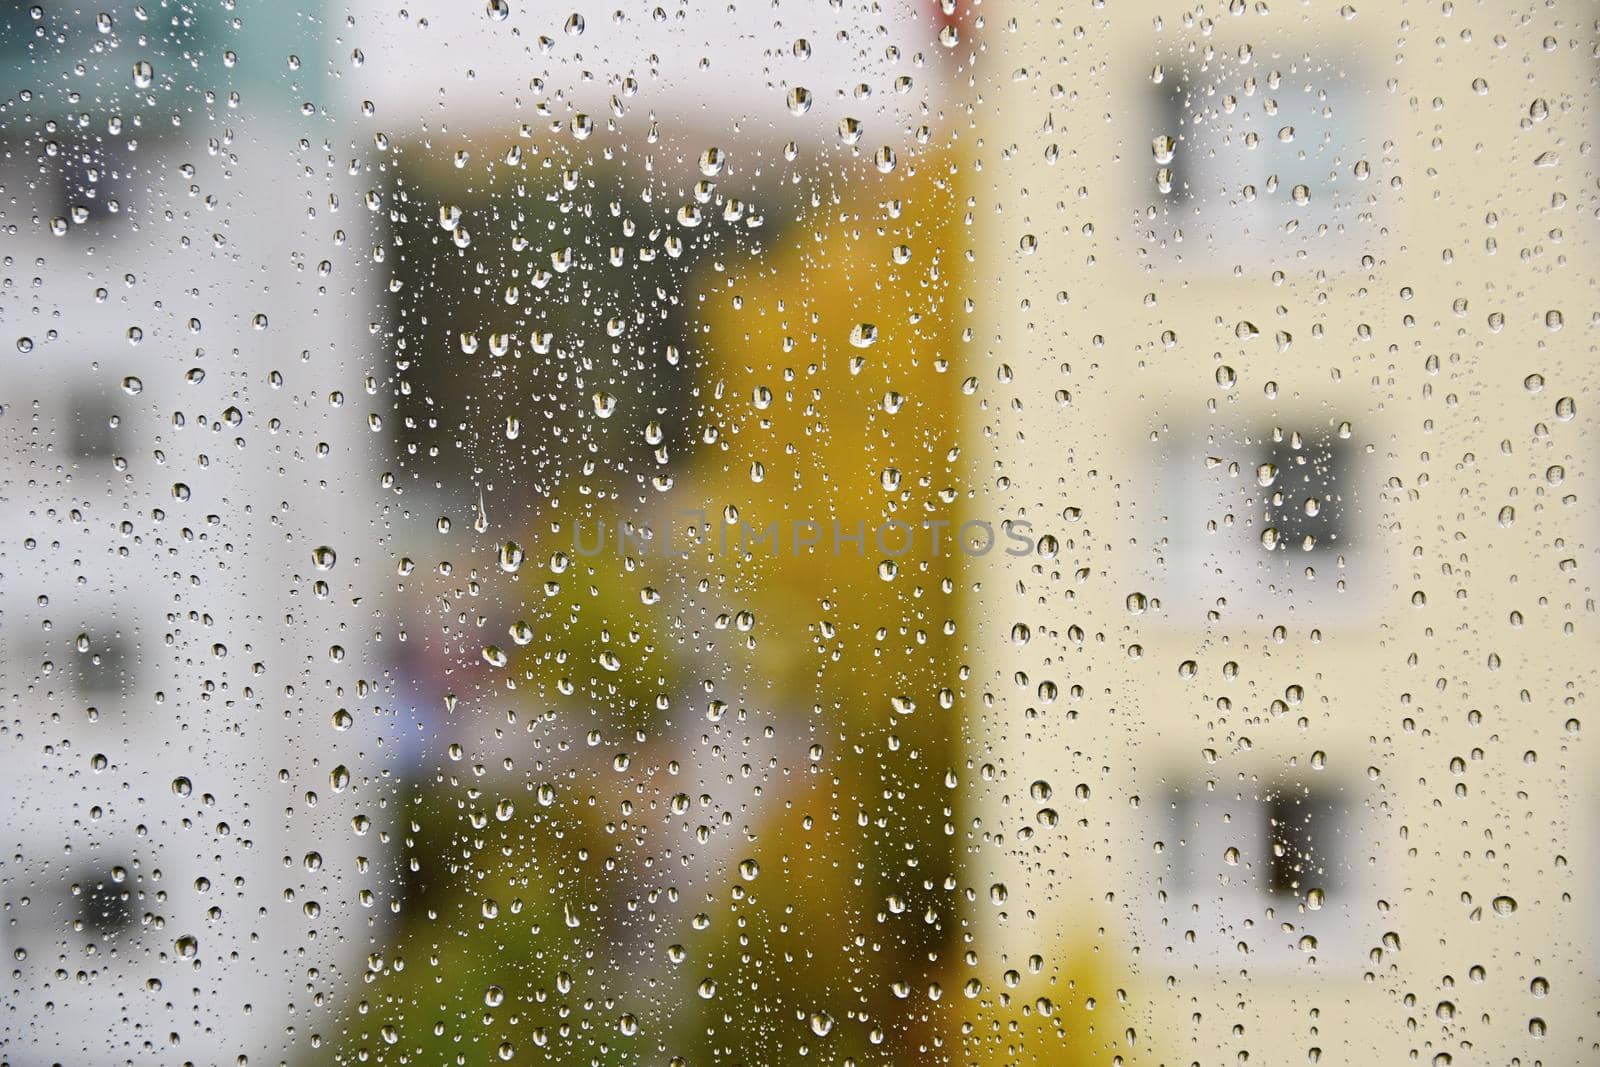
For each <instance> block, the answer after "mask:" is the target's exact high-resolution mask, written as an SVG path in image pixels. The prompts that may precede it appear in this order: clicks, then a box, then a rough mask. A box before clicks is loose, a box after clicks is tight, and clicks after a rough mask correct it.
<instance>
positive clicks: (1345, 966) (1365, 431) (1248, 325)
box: [969, 3, 1596, 1064]
mask: <svg viewBox="0 0 1600 1067" xmlns="http://www.w3.org/2000/svg"><path fill="white" fill-rule="evenodd" d="M988 14H989V16H990V24H991V26H993V25H995V24H996V23H997V22H1000V21H1002V20H1004V19H1005V18H1007V17H1011V16H1014V17H1015V19H1016V27H1015V33H1014V34H1007V33H997V34H990V35H989V36H988V37H987V43H988V54H987V57H986V59H987V63H988V68H987V69H988V70H989V72H990V75H991V77H990V83H991V84H994V85H995V86H996V87H997V88H996V91H997V94H998V99H997V100H995V101H993V103H994V106H995V114H996V115H998V116H1003V118H1002V122H1004V123H1005V128H1004V131H1003V132H1002V131H1001V130H990V131H989V133H988V137H987V140H988V142H989V151H988V153H987V155H986V160H985V161H986V163H987V166H986V167H985V171H984V177H985V179H986V181H985V183H984V186H983V188H982V189H980V190H979V192H978V199H979V202H980V205H979V210H978V211H977V213H976V217H977V218H978V220H979V228H980V230H981V236H980V241H981V244H980V247H979V259H980V261H981V262H989V263H992V264H999V263H1004V264H1005V266H1004V269H1003V270H1002V271H1001V273H1000V276H999V278H998V279H997V280H996V283H995V286H994V289H995V293H994V295H992V296H990V297H989V298H987V299H985V300H983V301H982V305H981V307H980V309H979V315H980V317H981V322H982V327H981V329H982V331H983V335H984V338H985V342H986V344H985V350H984V352H983V354H982V359H981V362H982V366H981V367H980V369H978V370H977V371H976V373H977V376H978V377H979V379H980V380H981V381H983V382H984V392H983V393H982V394H981V395H982V396H983V397H984V398H985V399H986V401H987V408H988V411H989V412H992V413H993V414H992V416H989V421H987V422H984V423H982V424H981V425H978V426H973V427H971V429H970V431H969V438H973V437H976V436H977V435H978V433H979V432H980V431H992V432H991V433H989V434H988V435H987V436H988V439H989V440H991V441H992V442H993V446H992V448H991V449H990V450H988V451H987V452H985V453H984V454H983V455H982V456H980V457H979V458H978V461H977V462H978V464H979V465H980V466H984V465H987V464H989V463H990V462H991V461H992V463H993V466H994V469H995V470H997V471H1002V472H1003V474H1004V482H1003V483H1001V482H1000V481H999V480H995V479H992V480H991V482H990V484H989V485H988V486H987V487H986V492H985V495H984V500H985V501H986V504H985V506H988V507H991V508H992V509H993V510H995V511H996V512H998V513H1000V514H1003V515H1005V516H1006V517H1007V518H1010V519H1013V520H1027V521H1030V522H1031V523H1032V524H1033V527H1034V530H1035V531H1036V533H1046V532H1048V533H1049V534H1050V535H1052V536H1054V537H1056V538H1058V539H1059V554H1057V555H1055V556H1054V557H1053V558H1051V559H1045V560H1024V561H1020V562H1018V561H1011V560H1000V561H997V565H996V566H995V567H994V568H993V569H992V573H990V574H989V575H988V577H987V578H986V580H985V581H984V588H985V590H986V592H985V595H984V596H983V597H982V598H981V600H980V602H979V604H978V605H977V608H976V613H975V618H976V620H977V621H979V622H980V623H981V625H983V626H984V627H986V628H987V629H986V633H985V636H984V638H983V640H984V645H985V647H986V648H991V649H999V648H1002V647H1009V649H1010V652H1009V654H1008V655H1007V656H1006V657H1004V658H1003V659H1002V660H1001V661H1000V662H998V663H995V664H993V665H992V670H991V671H990V672H986V675H985V677H986V678H987V680H988V685H990V686H992V693H993V696H994V701H995V702H994V708H993V710H992V711H984V712H982V713H979V714H976V715H975V719H976V725H977V733H978V736H979V737H980V738H982V739H984V740H983V741H982V743H981V744H980V746H979V748H980V749H981V751H980V752H979V754H977V755H976V756H975V758H977V759H980V760H981V761H984V762H986V763H988V764H989V765H990V766H991V767H992V768H993V769H994V770H993V773H994V774H995V775H996V777H997V779H998V781H999V783H1000V784H1001V788H999V789H998V790H997V791H996V792H995V793H994V794H992V795H990V796H989V797H988V799H987V801H986V803H984V804H983V805H982V806H981V811H982V819H983V823H984V825H983V829H982V831H981V837H982V841H983V843H984V850H982V851H980V852H979V854H980V855H985V856H989V857H995V856H1004V857H1005V858H1004V860H1000V861H997V862H995V863H994V866H993V868H992V877H993V880H994V883H995V884H996V885H1001V886H1004V887H1005V890H1006V892H1005V894H1004V896H1003V898H1002V899H1003V903H997V904H996V905H995V906H993V907H990V908H989V909H988V916H987V920H986V921H987V924H988V926H987V928H988V929H989V930H990V931H992V933H993V936H994V937H996V938H997V939H999V943H1000V944H1001V945H1002V946H1003V947H1005V948H1006V950H1007V951H1008V953H1009V958H1008V964H1009V965H1012V966H1016V967H1017V970H1019V971H1020V972H1022V973H1023V974H1024V979H1023V981H1022V983H1021V989H1020V990H1019V991H1018V992H1017V993H1016V994H1015V995H1014V998H1013V1000H1012V1002H1011V1004H1010V1006H1009V1007H1007V1006H1006V1005H1004V1004H1002V1003H998V1000H999V996H1000V994H999V993H998V992H997V993H991V994H988V996H990V997H993V998H995V1001H996V1003H995V1007H994V1010H993V1011H992V1012H991V1013H990V1014H988V1015H987V1016H985V1020H984V1021H985V1023H986V1025H987V1026H988V1027H989V1031H988V1034H987V1037H988V1042H987V1045H986V1047H987V1048H988V1049H989V1050H990V1051H991V1053H992V1055H993V1057H994V1062H1007V1063H1011V1062H1049V1061H1050V1060H1051V1057H1052V1056H1053V1055H1054V1054H1055V1053H1054V1051H1053V1050H1054V1049H1057V1048H1061V1047H1065V1046H1066V1045H1068V1044H1072V1043H1076V1044H1077V1045H1078V1046H1079V1047H1080V1048H1081V1047H1083V1046H1084V1045H1085V1044H1087V1046H1088V1047H1089V1048H1090V1049H1092V1050H1093V1051H1094V1053H1095V1054H1096V1055H1098V1056H1102V1057H1109V1056H1121V1057H1123V1058H1124V1061H1125V1062H1150V1063H1167V1064H1187V1063H1223V1062H1243V1060H1244V1059H1245V1058H1246V1057H1247V1056H1248V1057H1250V1058H1251V1059H1254V1060H1261V1061H1264V1062H1271V1063H1279V1062H1282V1063H1290V1062H1302V1061H1310V1062H1316V1061H1317V1060H1318V1059H1319V1058H1320V1059H1321V1060H1322V1061H1323V1062H1382V1063H1398V1062H1403V1061H1418V1062H1429V1063H1434V1064H1447V1063H1451V1062H1456V1063H1465V1062H1471V1063H1477V1062H1485V1063H1486V1062H1495V1063H1535V1062H1543V1063H1574V1064H1575V1063H1580V1062H1587V1061H1589V1060H1590V1059H1592V1058H1593V1057H1594V1055H1595V1052H1594V1049H1595V1045H1594V1040H1595V1035H1594V1029H1593V1027H1594V1020H1593V1017H1592V1011H1591V1008H1592V1003H1593V1001H1592V983H1593V977H1592V974H1593V966H1594V951H1595V947H1596V939H1595V923H1594V919H1593V916H1592V915H1591V914H1590V910H1591V909H1589V908H1588V906H1587V904H1586V903H1585V893H1584V892H1583V889H1582V887H1583V886H1584V885H1586V884H1588V883H1589V882H1590V880H1591V879H1592V878H1593V876H1594V872H1593V871H1592V869H1591V867H1592V863H1591V861H1590V860H1589V859H1588V858H1587V854H1588V853H1589V852H1591V851H1592V841H1593V839H1594V836H1595V820H1594V812H1595V803H1596V799H1595V794H1594V790H1593V787H1592V784H1591V783H1592V775H1593V769H1594V759H1593V756H1592V755H1591V754H1590V753H1588V752H1586V751H1585V749H1584V746H1583V744H1582V737H1581V733H1582V720H1583V718H1584V716H1583V715H1582V709H1583V705H1584V703H1585V697H1584V694H1585V693H1586V692H1587V691H1588V690H1589V689H1590V688H1591V687H1592V685H1593V682H1594V675H1593V664H1594V662H1595V659H1594V647H1595V645H1594V640H1595V638H1594V633H1593V629H1592V626H1593V623H1592V616H1593V611H1594V601H1593V599H1592V597H1593V590H1592V585H1591V583H1590V580H1589V579H1588V578H1586V577H1585V574H1586V572H1587V569H1588V568H1589V567H1590V566H1591V564H1592V559H1593V550H1592V547H1591V546H1592V543H1593V532H1594V523H1595V521H1596V512H1595V509H1594V505H1593V502H1592V501H1590V500H1588V499H1587V498H1586V497H1585V495H1584V494H1583V493H1582V492H1581V490H1579V489H1578V488H1576V486H1575V483H1577V485H1581V483H1582V480H1583V478H1582V474H1581V473H1580V472H1581V471H1582V470H1583V468H1584V467H1585V465H1586V464H1587V461H1588V460H1589V458H1590V457H1591V456H1592V454H1593V441H1592V439H1591V436H1590V434H1589V433H1588V432H1587V430H1586V429H1584V428H1583V427H1582V426H1581V424H1580V422H1578V421H1573V420H1572V419H1571V411H1570V408H1569V407H1568V405H1569V404H1570V403H1571V399H1570V398H1572V397H1573V396H1579V397H1580V398H1581V391H1582V390H1583V389H1584V388H1585V387H1586V386H1587V385H1588V384H1589V383H1590V382H1591V381H1592V369H1591V364H1592V344H1593V342H1592V338H1591V337H1590V336H1589V335H1588V331H1589V330H1590V329H1591V328H1592V326H1591V323H1590V321H1589V320H1590V312H1589V311H1588V310H1587V309H1586V305H1585V304H1584V303H1583V301H1584V299H1585V297H1586V296H1587V295H1588V294H1589V293H1590V292H1592V288H1593V280H1594V273H1593V262H1594V259H1593V251H1592V241H1593V240H1594V237H1595V235H1594V232H1593V228H1594V226H1595V222H1594V207H1595V204H1594V195H1593V185H1594V180H1593V177H1594V176H1593V170H1592V164H1591V163H1590V161H1589V152H1590V141H1591V139H1592V137H1593V131H1594V119H1595V106H1594V89H1593V80H1594V76H1595V71H1596V60H1595V24H1594V22H1593V17H1592V16H1593V12H1592V10H1590V9H1589V8H1587V7H1585V6H1584V5H1581V4H1559V3H1558V4H1542V5H1537V6H1536V7H1529V8H1527V9H1526V10H1523V9H1520V8H1494V9H1490V8H1486V7H1463V6H1460V5H1451V4H1444V5H1433V6H1429V7H1421V8H1404V9H1402V8H1393V9H1388V8H1381V7H1380V8H1374V7H1372V6H1371V5H1355V6H1345V7H1342V8H1341V6H1340V5H1335V4H1327V5H1271V8H1270V10H1269V9H1268V5H1260V4H1242V3H1241V4H1234V5H1215V6H1214V8H1213V5H1206V6H1205V7H1204V8H1200V7H1194V6H1184V5H1175V4H1134V5H1120V6H1118V5H1104V6H1102V5H1088V6H1086V7H1085V8H1083V9H1079V10H1074V11H1070V12H1061V13H1060V17H1058V18H1052V15H1054V14H1056V13H1055V12H1052V11H1048V10H1045V9H1033V8H1028V7H1025V6H1017V7H1015V8H1013V9H1009V10H1006V11H1003V12H995V11H989V12H988ZM997 16H998V17H997ZM1013 383H1015V384H1013ZM1024 384H1025V385H1026V388H1025V389H1024V388H1022V386H1023V385H1024ZM1563 397H1567V398H1568V399H1567V400H1563V399H1562V398H1563ZM1579 403H1580V405H1581V399H1580V400H1579ZM1014 627H1021V628H1022V629H1020V630H1018V629H1014ZM1024 634H1025V635H1027V636H1026V637H1019V635H1024ZM1008 636H1009V637H1011V638H1012V640H1007V638H1008ZM1085 940H1087V941H1088V943H1089V944H1090V945H1092V950H1091V958H1099V959H1101V960H1104V961H1106V962H1107V967H1106V970H1105V972H1104V973H1103V987H1102V988H1101V989H1099V990H1096V991H1093V995H1095V996H1098V998H1099V1000H1100V1002H1101V1003H1102V1004H1106V1005H1114V1006H1115V1005H1119V1004H1123V1002H1125V1006H1124V1007H1123V1009H1122V1014H1121V1017H1120V1018H1119V1019H1118V1020H1117V1022H1116V1023H1114V1024H1113V1025H1110V1026H1101V1027H1099V1028H1098V1032H1094V1033H1083V1032H1080V1033H1078V1034H1071V1033H1068V1034H1066V1036H1065V1037H1064V1038H1063V1037H1062V1035H1061V1033H1059V1032H1058V1031H1059V1030H1060V1029H1061V1028H1060V1027H1059V1026H1058V1025H1057V1024H1056V1023H1054V1022H1053V1021H1052V1020H1050V1019H1046V1018H1041V1017H1040V1015H1039V1014H1038V1013H1037V1012H1029V1011H1028V1008H1029V1007H1031V1006H1033V1004H1034V994H1041V995H1049V996H1054V997H1056V998H1057V999H1058V1000H1059V999H1061V997H1062V995H1063V987H1064V986H1068V985H1069V984H1070V982H1069V980H1070V978H1071V975H1072V967H1073V966H1074V964H1073V963H1072V960H1074V959H1080V958H1082V953H1083V948H1082V946H1083V944H1084V942H1085ZM1033 953H1040V954H1042V957H1043V960H1044V963H1043V966H1042V967H1040V968H1039V969H1040V972H1041V973H1039V974H1038V975H1037V976H1035V977H1027V974H1028V969H1027V968H1026V967H1023V966H1021V965H1020V961H1022V960H1024V959H1026V958H1027V957H1028V956H1029V955H1030V954H1033ZM1558 989H1565V990H1566V991H1567V993H1568V995H1567V996H1565V997H1559V996H1557V995H1555V994H1554V993H1553V991H1554V990H1558ZM1024 994H1027V995H1024ZM1078 996H1079V997H1080V999H1081V997H1082V996H1083V992H1082V990H1081V989H1080V990H1079V992H1078ZM1090 1018H1092V1016H1091V1017H1090ZM980 1036H983V1033H982V1031H981V1030H980ZM985 1062H988V1061H987V1060H986V1061H985Z"/></svg>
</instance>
